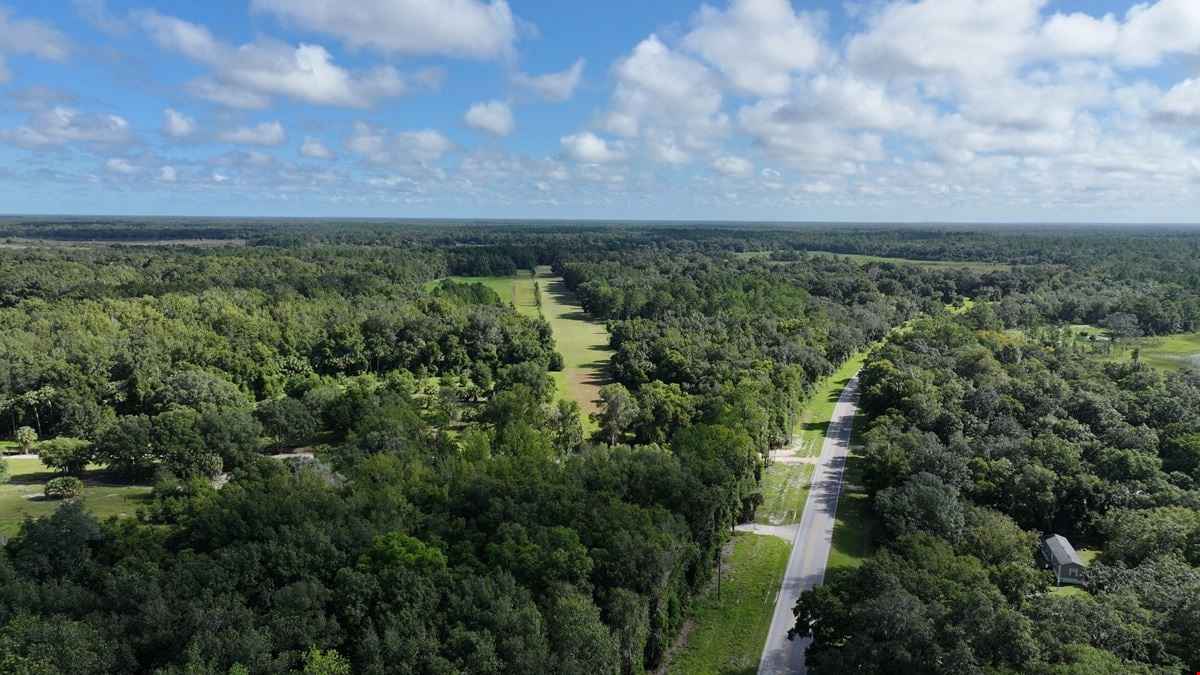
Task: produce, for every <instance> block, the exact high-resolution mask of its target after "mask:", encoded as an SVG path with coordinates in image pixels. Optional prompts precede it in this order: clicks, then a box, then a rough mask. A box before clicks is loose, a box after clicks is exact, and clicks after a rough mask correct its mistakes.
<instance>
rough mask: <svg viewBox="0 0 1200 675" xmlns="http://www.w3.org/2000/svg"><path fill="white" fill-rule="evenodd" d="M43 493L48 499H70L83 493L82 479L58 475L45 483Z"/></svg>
mask: <svg viewBox="0 0 1200 675" xmlns="http://www.w3.org/2000/svg"><path fill="white" fill-rule="evenodd" d="M43 494H45V495H46V497H47V498H48V499H71V498H73V497H78V496H79V495H82V494H83V481H81V480H79V479H78V478H75V477H73V476H60V477H59V478H54V479H51V480H50V481H49V482H47V483H46V487H45V489H44V490H43Z"/></svg>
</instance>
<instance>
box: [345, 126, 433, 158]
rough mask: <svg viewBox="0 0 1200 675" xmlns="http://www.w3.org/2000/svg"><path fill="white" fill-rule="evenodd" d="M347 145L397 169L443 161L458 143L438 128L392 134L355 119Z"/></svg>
mask: <svg viewBox="0 0 1200 675" xmlns="http://www.w3.org/2000/svg"><path fill="white" fill-rule="evenodd" d="M346 147H347V148H348V149H349V150H351V151H353V152H356V153H358V154H359V155H361V156H362V157H363V159H365V160H366V161H368V162H370V163H372V164H378V165H385V166H391V167H393V168H396V169H398V170H406V169H416V168H420V167H421V166H424V165H428V164H436V163H438V162H441V161H442V159H444V158H445V156H446V155H448V154H450V153H451V152H453V151H454V150H455V145H454V143H453V142H451V141H450V139H448V138H446V137H445V136H443V135H442V134H441V132H439V131H437V130H435V129H416V130H411V131H402V132H399V133H396V134H392V133H391V132H389V131H388V130H387V129H385V128H383V127H378V126H373V125H370V124H367V123H366V122H361V121H356V122H355V123H354V129H353V133H352V134H351V136H350V138H349V139H347V141H346Z"/></svg>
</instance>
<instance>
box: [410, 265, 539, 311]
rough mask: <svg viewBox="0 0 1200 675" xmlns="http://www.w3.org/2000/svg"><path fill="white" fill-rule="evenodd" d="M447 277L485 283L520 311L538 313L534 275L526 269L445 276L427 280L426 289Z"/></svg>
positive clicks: (433, 286) (467, 281)
mask: <svg viewBox="0 0 1200 675" xmlns="http://www.w3.org/2000/svg"><path fill="white" fill-rule="evenodd" d="M447 279H448V280H450V281H453V282H455V283H459V284H483V285H484V286H487V287H488V288H490V289H492V290H493V291H495V292H496V295H499V296H500V299H501V300H503V301H505V302H507V303H509V304H511V305H512V306H513V307H515V308H516V310H517V311H518V312H520V313H522V314H524V315H526V316H537V315H538V309H537V304H536V303H535V302H534V299H533V275H532V274H530V273H529V272H528V271H526V270H522V271H520V272H517V274H516V276H511V277H443V278H442V279H434V280H432V281H427V282H425V290H427V291H430V290H433V289H434V288H436V287H437V285H438V284H440V283H442V281H444V280H447Z"/></svg>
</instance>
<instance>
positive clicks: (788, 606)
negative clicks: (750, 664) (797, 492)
mask: <svg viewBox="0 0 1200 675" xmlns="http://www.w3.org/2000/svg"><path fill="white" fill-rule="evenodd" d="M857 411H858V375H857V374H855V375H854V377H853V378H851V379H850V382H849V383H847V384H846V388H845V389H844V390H843V391H842V395H841V397H840V398H839V399H838V402H837V405H836V406H835V407H834V409H833V417H832V418H831V419H830V420H829V431H828V433H827V434H826V435H825V443H824V444H823V445H822V446H821V456H820V458H819V459H818V460H817V466H816V467H815V468H814V469H813V478H812V487H811V488H809V491H808V501H807V502H805V504H804V514H803V515H802V516H800V525H799V527H798V528H797V529H796V539H795V540H794V541H793V542H792V553H791V556H789V557H788V564H787V572H786V573H785V574H784V577H783V585H782V586H781V587H780V589H779V597H778V598H777V599H776V601H775V615H774V617H772V619H771V632H770V633H768V634H767V644H766V646H765V647H764V648H763V655H762V661H760V662H759V665H758V672H759V673H760V675H774V674H775V673H803V672H805V667H804V650H806V649H808V643H809V640H807V639H806V640H791V641H789V640H788V639H787V634H788V629H790V628H791V627H792V625H793V624H794V623H795V617H793V616H792V608H793V607H795V606H796V600H797V599H798V598H799V597H800V593H801V592H803V591H806V590H808V589H810V588H812V587H813V586H815V585H817V584H819V583H821V582H822V581H823V580H824V579H825V566H826V564H827V563H828V562H829V549H830V547H831V545H832V544H833V524H834V517H835V516H836V515H837V504H838V497H839V496H840V495H841V492H842V470H843V469H844V468H845V466H846V455H847V454H849V452H850V428H851V425H852V424H853V423H854V414H855V413H856V412H857Z"/></svg>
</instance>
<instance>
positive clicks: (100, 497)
mask: <svg viewBox="0 0 1200 675" xmlns="http://www.w3.org/2000/svg"><path fill="white" fill-rule="evenodd" d="M6 461H7V462H8V474H9V476H10V480H9V482H7V483H4V484H3V485H0V534H3V535H9V536H11V535H14V534H16V533H17V530H18V529H20V527H21V521H23V520H24V519H25V516H30V517H32V518H38V517H41V516H47V515H50V514H51V513H53V512H54V510H55V509H57V508H58V507H59V505H60V504H62V502H61V501H57V500H47V499H44V498H43V497H42V488H43V487H44V486H45V485H46V481H48V480H50V479H51V478H55V477H56V476H57V475H58V474H56V473H54V472H52V471H50V470H49V469H48V468H47V467H46V465H45V464H42V462H41V460H39V459H26V458H22V459H8V460H6ZM80 477H81V478H82V479H83V482H84V484H85V487H84V491H83V504H84V506H85V507H86V508H87V510H88V512H90V513H91V514H92V515H94V516H95V517H96V518H99V519H104V518H108V517H109V516H132V515H134V514H135V513H137V510H138V507H140V506H143V505H146V504H148V503H149V500H150V486H149V485H145V484H129V483H121V482H117V481H115V480H114V479H113V478H112V477H111V476H109V475H108V474H107V473H105V472H104V471H101V470H99V469H98V468H95V467H93V468H90V469H89V470H88V471H85V472H84V473H83V474H82V475H81V476H80Z"/></svg>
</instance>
